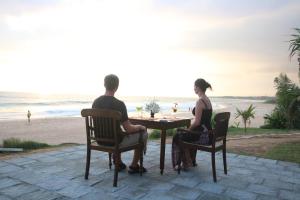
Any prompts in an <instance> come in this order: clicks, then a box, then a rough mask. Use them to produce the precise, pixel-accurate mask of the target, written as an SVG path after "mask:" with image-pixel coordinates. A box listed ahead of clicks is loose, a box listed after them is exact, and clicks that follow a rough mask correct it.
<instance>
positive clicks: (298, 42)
mask: <svg viewBox="0 0 300 200" xmlns="http://www.w3.org/2000/svg"><path fill="white" fill-rule="evenodd" d="M294 30H295V31H296V34H292V35H291V36H292V37H293V39H291V40H290V41H289V42H290V46H289V50H290V59H292V57H293V56H295V54H297V55H298V62H299V70H298V77H299V81H300V28H295V29H294Z"/></svg>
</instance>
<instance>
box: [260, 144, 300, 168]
mask: <svg viewBox="0 0 300 200" xmlns="http://www.w3.org/2000/svg"><path fill="white" fill-rule="evenodd" d="M263 157H265V158H269V159H274V160H282V161H289V162H295V163H300V142H290V143H284V144H279V145H277V146H275V147H274V148H272V149H271V150H269V151H268V152H267V153H266V154H265V155H264V156H263Z"/></svg>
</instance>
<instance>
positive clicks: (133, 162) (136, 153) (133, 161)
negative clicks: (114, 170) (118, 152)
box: [130, 149, 140, 167]
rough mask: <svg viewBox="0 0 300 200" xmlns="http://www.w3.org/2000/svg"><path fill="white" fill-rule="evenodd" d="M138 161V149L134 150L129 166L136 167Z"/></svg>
mask: <svg viewBox="0 0 300 200" xmlns="http://www.w3.org/2000/svg"><path fill="white" fill-rule="evenodd" d="M139 160H140V150H139V149H135V150H134V154H133V159H132V163H131V165H130V166H131V167H137V166H138V162H139Z"/></svg>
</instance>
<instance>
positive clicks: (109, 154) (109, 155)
mask: <svg viewBox="0 0 300 200" xmlns="http://www.w3.org/2000/svg"><path fill="white" fill-rule="evenodd" d="M108 157H109V169H111V166H112V164H111V153H108Z"/></svg>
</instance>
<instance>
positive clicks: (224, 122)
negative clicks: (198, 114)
mask: <svg viewBox="0 0 300 200" xmlns="http://www.w3.org/2000/svg"><path fill="white" fill-rule="evenodd" d="M229 118H230V112H222V113H217V114H216V115H215V118H214V120H215V122H216V126H215V129H214V132H215V139H216V141H220V140H222V139H225V138H226V136H227V130H228V123H229Z"/></svg>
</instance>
